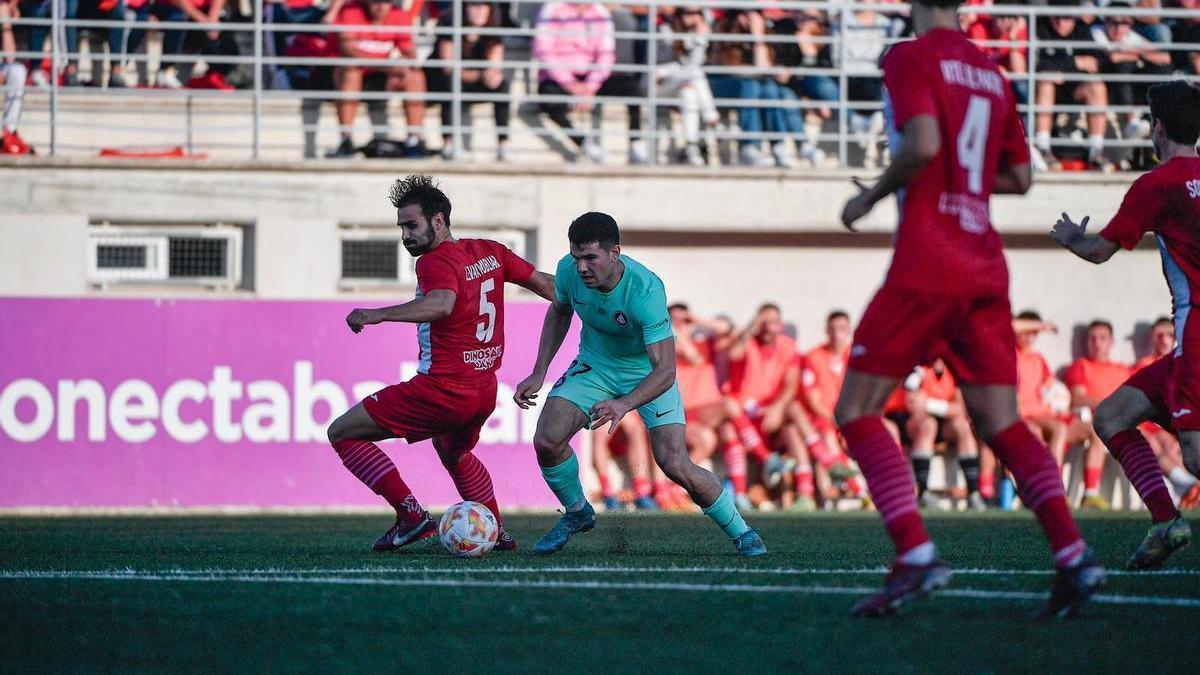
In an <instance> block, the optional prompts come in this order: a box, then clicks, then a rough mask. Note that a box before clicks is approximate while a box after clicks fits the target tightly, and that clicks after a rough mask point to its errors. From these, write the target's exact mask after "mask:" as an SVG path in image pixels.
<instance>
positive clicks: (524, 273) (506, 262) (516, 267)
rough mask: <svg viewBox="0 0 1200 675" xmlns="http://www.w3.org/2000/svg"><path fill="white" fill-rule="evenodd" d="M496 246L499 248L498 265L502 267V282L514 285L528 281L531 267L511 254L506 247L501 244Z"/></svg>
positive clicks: (531, 270)
mask: <svg viewBox="0 0 1200 675" xmlns="http://www.w3.org/2000/svg"><path fill="white" fill-rule="evenodd" d="M498 246H499V247H500V264H501V265H502V266H503V267H504V280H505V281H508V282H511V283H514V284H520V283H524V282H526V281H529V277H531V276H533V271H534V267H533V265H531V264H530V263H529V261H528V260H526V259H524V258H522V257H521V256H519V255H517V254H516V253H513V252H512V250H511V249H509V248H508V247H507V246H504V245H503V244H500V245H498Z"/></svg>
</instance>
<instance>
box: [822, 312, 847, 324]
mask: <svg viewBox="0 0 1200 675" xmlns="http://www.w3.org/2000/svg"><path fill="white" fill-rule="evenodd" d="M834 319H845V320H847V321H849V320H850V315H849V314H847V313H846V310H844V309H835V310H833V311H832V312H830V313H829V315H828V316H826V317H825V323H829V322H830V321H833V320H834Z"/></svg>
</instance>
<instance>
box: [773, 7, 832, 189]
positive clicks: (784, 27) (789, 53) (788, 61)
mask: <svg viewBox="0 0 1200 675" xmlns="http://www.w3.org/2000/svg"><path fill="white" fill-rule="evenodd" d="M800 16H802V17H808V18H811V17H809V16H808V15H807V14H801V15H800ZM806 23H813V22H812V21H807V22H806ZM771 32H772V33H773V34H774V35H787V36H790V37H794V38H795V41H790V42H776V43H774V44H773V45H772V57H773V61H774V64H775V65H776V66H782V67H784V68H789V69H790V68H799V67H801V66H803V65H804V60H805V58H806V57H805V55H804V51H803V50H802V48H801V45H800V40H801V39H802V37H803V39H805V40H806V41H808V37H807V36H802V35H801V28H800V25H799V24H798V23H797V22H796V20H795V19H794V18H792V17H790V16H785V17H781V18H779V19H778V20H776V21H775V22H774V23H773V24H772V26H771ZM774 79H775V83H777V84H778V85H779V86H778V90H779V100H781V101H784V102H786V103H788V104H789V105H787V106H785V107H783V108H781V109H780V112H781V113H782V115H783V119H784V122H785V127H786V130H787V131H788V132H789V133H791V134H794V135H795V136H794V138H795V142H796V150H797V152H798V153H799V155H800V158H801V159H803V160H805V161H807V162H809V163H810V164H812V165H813V166H816V165H818V164H820V163H821V162H822V161H824V159H825V153H824V152H822V151H821V150H820V149H819V148H818V147H817V140H818V139H817V136H818V134H819V133H820V125H819V124H815V125H813V126H812V127H811V133H810V127H809V125H807V124H805V113H804V110H803V109H801V108H800V105H799V101H800V99H801V97H802V96H803V95H804V94H803V92H804V90H805V85H804V79H803V78H801V77H799V76H796V75H794V74H792V73H791V72H787V71H785V72H783V73H780V74H777V75H776V76H775V78H774ZM826 79H828V78H826ZM817 89H818V91H817V93H818V94H820V93H821V92H820V91H819V89H820V88H819V87H818V88H817ZM833 93H834V96H835V97H836V95H837V88H836V86H835V87H834V91H833ZM821 111H822V112H820V113H818V115H819V116H820V117H821V118H822V119H828V118H829V116H830V114H831V113H830V111H829V109H828V108H823V109H821Z"/></svg>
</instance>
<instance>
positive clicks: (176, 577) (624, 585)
mask: <svg viewBox="0 0 1200 675" xmlns="http://www.w3.org/2000/svg"><path fill="white" fill-rule="evenodd" d="M0 579H87V580H105V581H147V582H156V581H158V582H161V581H166V582H201V583H250V584H306V585H333V586H390V587H424V588H491V589H498V588H512V589H549V590H611V591H673V592H679V593H688V592H700V593H787V594H796V595H867V594H870V593H873V592H875V591H876V590H877V589H876V588H873V587H867V586H779V585H756V584H696V583H664V582H615V581H559V580H545V579H539V580H534V579H523V580H517V579H512V580H505V579H497V580H490V581H483V580H475V579H378V578H372V577H310V576H295V575H283V574H269V575H248V574H240V575H228V576H226V575H218V574H157V573H120V572H109V573H103V572H93V573H87V572H37V571H6V572H0ZM939 595H942V596H945V597H950V598H967V599H975V600H1041V599H1043V598H1044V597H1045V595H1044V594H1043V593H1033V592H1022V591H989V590H981V589H973V588H961V589H949V590H944V591H940V592H939ZM1092 601H1093V602H1096V603H1100V604H1107V605H1129V606H1156V607H1185V608H1189V609H1200V598H1169V597H1163V596H1137V595H1095V596H1093V597H1092Z"/></svg>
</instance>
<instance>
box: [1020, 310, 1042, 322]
mask: <svg viewBox="0 0 1200 675" xmlns="http://www.w3.org/2000/svg"><path fill="white" fill-rule="evenodd" d="M1017 318H1018V319H1021V320H1022V321H1041V320H1042V315H1041V314H1038V313H1037V310H1033V309H1023V310H1021V312H1020V313H1019V314H1017Z"/></svg>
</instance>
